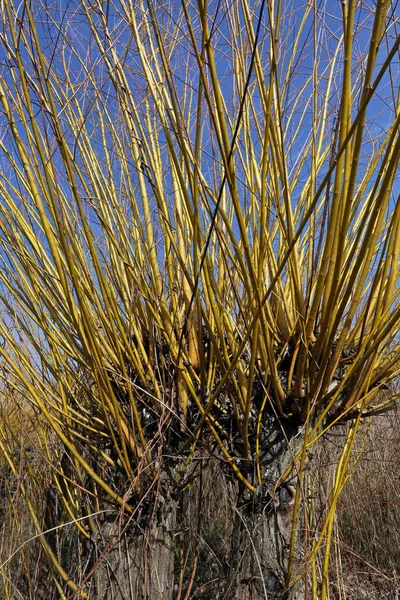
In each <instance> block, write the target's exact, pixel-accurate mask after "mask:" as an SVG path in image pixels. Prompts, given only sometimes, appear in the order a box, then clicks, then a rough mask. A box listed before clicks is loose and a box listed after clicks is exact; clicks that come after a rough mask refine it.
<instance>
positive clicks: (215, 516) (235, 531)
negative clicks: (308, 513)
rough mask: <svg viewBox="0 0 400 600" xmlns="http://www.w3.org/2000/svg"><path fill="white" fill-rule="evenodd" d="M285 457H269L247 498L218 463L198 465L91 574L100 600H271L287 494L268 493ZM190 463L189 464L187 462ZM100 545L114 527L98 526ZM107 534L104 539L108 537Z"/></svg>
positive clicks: (276, 592)
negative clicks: (192, 476)
mask: <svg viewBox="0 0 400 600" xmlns="http://www.w3.org/2000/svg"><path fill="white" fill-rule="evenodd" d="M289 457H290V455H289V454H288V453H286V452H281V453H280V454H279V456H274V457H273V459H274V460H273V461H271V463H270V464H269V465H266V463H265V464H264V465H263V468H264V469H265V472H266V475H267V477H266V480H267V481H269V482H270V485H269V484H268V483H266V484H265V485H264V486H262V487H260V489H259V490H258V492H257V493H256V494H255V495H253V494H251V493H249V492H247V490H245V489H243V488H242V487H241V486H240V485H239V484H238V482H237V481H236V480H235V479H234V478H233V477H232V474H231V472H230V470H229V468H227V466H226V465H224V464H223V463H222V462H221V461H218V460H217V459H214V458H212V459H210V458H208V459H201V458H199V459H198V460H199V461H201V462H202V466H201V468H200V469H199V471H198V472H199V473H200V474H199V476H198V477H197V479H196V480H195V481H194V482H193V483H192V484H191V485H190V486H189V487H188V488H187V489H185V490H184V491H182V492H181V493H180V494H179V496H178V497H171V496H169V495H168V494H165V495H164V496H159V497H158V498H157V500H156V504H155V506H154V510H153V511H152V514H151V517H150V518H149V520H148V522H147V526H146V528H144V527H142V530H141V531H140V530H139V529H138V527H135V526H134V527H133V528H132V527H131V529H130V532H129V533H126V534H125V535H124V536H122V537H121V539H120V540H119V541H118V542H117V543H116V544H115V543H114V545H113V547H112V549H111V550H109V551H106V552H105V553H103V559H102V562H101V563H100V564H99V566H97V568H96V571H95V587H96V592H97V594H96V596H95V597H96V598H98V599H101V600H109V599H115V600H131V599H134V600H158V599H160V600H161V599H162V600H184V599H185V600H186V599H187V600H188V599H189V598H192V599H193V600H194V599H195V600H261V599H263V600H265V599H266V598H267V599H268V600H278V599H285V598H298V599H299V598H301V597H302V596H301V592H300V591H299V590H296V592H291V595H289V594H287V593H286V592H285V588H284V580H285V575H286V570H287V557H288V545H289V540H290V532H291V527H292V500H293V489H292V488H291V487H290V486H288V485H285V486H283V487H281V488H280V489H279V490H277V492H276V493H274V492H273V491H272V484H273V481H272V480H273V479H274V480H275V481H276V480H277V479H278V476H279V475H280V473H281V472H282V470H283V469H284V468H285V467H286V465H287V463H288V460H289ZM194 462H195V461H194ZM102 535H103V539H104V545H105V547H106V545H107V541H108V540H109V539H111V540H112V536H113V535H114V536H115V537H114V539H118V525H117V524H116V525H114V531H113V530H112V525H111V524H107V523H106V524H104V525H103V527H102ZM110 536H111V537H110Z"/></svg>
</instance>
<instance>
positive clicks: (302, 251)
mask: <svg viewBox="0 0 400 600" xmlns="http://www.w3.org/2000/svg"><path fill="white" fill-rule="evenodd" d="M1 8H2V11H1V14H2V16H1V37H0V57H1V60H0V63H1V81H0V100H1V129H0V132H1V138H0V156H1V176H0V195H1V204H0V230H1V255H0V260H1V263H2V264H1V267H2V269H1V274H0V279H1V302H2V315H3V318H2V321H1V323H0V331H1V336H2V345H1V347H0V353H1V356H2V367H1V368H2V377H3V378H4V379H5V380H6V381H7V382H8V385H9V386H11V387H12V388H13V390H14V393H17V394H18V395H19V397H20V398H23V399H25V400H24V401H25V402H26V403H29V405H30V406H31V410H33V411H34V412H35V414H40V415H41V416H42V417H44V419H45V421H46V422H47V424H48V426H49V427H50V429H51V430H52V431H53V434H55V435H56V437H57V438H58V440H59V442H60V443H61V444H62V446H63V447H64V449H65V451H66V453H67V456H68V457H69V467H68V469H67V467H66V466H65V464H64V466H63V464H62V461H61V460H59V459H58V458H57V456H54V455H52V454H51V452H49V451H48V450H46V448H47V446H46V442H45V440H43V448H44V449H43V450H42V455H44V456H46V460H47V461H48V463H51V464H53V468H54V472H53V477H54V482H55V483H54V485H56V486H57V487H58V489H59V490H60V493H61V496H62V498H63V501H64V503H65V507H66V510H67V512H68V513H69V515H70V517H71V518H73V519H78V518H80V517H82V514H83V515H85V514H87V515H88V514H91V513H92V512H93V510H96V509H99V504H98V501H96V498H97V499H98V498H100V497H106V498H108V500H109V501H110V502H111V501H113V502H115V503H116V504H117V505H119V506H120V507H121V509H122V510H123V511H124V512H125V513H126V514H127V513H128V514H129V513H130V512H132V510H134V506H135V503H136V498H137V497H141V495H142V494H145V493H146V490H147V488H148V486H149V485H152V483H151V482H152V481H153V482H154V481H155V480H157V478H158V476H159V474H160V471H162V458H161V454H162V451H161V450H160V448H162V447H163V445H164V447H166V448H169V449H170V450H171V449H173V448H175V449H177V451H176V455H177V456H179V457H180V462H179V460H178V459H177V460H178V464H177V468H175V469H173V470H172V471H171V473H172V475H171V481H170V484H171V485H172V486H175V485H179V481H181V480H182V478H183V479H184V477H185V468H186V467H187V465H188V464H189V463H190V456H191V454H192V453H193V452H194V451H195V449H196V446H197V445H198V444H199V443H200V442H201V440H203V439H204V438H205V437H206V438H207V440H211V442H209V441H208V442H207V443H211V446H212V447H213V448H215V451H216V452H218V453H219V454H220V456H221V458H222V459H223V460H224V461H225V462H226V464H227V465H228V466H229V467H230V468H231V469H232V472H233V475H234V476H235V477H237V478H238V479H239V480H240V481H241V482H242V484H243V485H244V486H246V487H247V488H248V490H249V491H250V492H253V491H255V490H256V489H257V488H258V486H260V485H261V484H262V483H263V477H262V470H261V468H260V446H261V445H262V441H263V439H262V436H263V427H264V425H263V423H264V421H265V418H266V415H275V416H276V419H277V420H276V423H277V424H278V423H279V426H282V427H284V428H285V424H286V423H289V422H290V423H291V426H292V427H296V431H297V430H298V431H301V432H302V435H303V438H302V439H303V445H302V450H301V451H300V453H299V454H298V455H297V456H294V457H293V465H292V467H291V469H293V468H295V470H296V474H297V477H298V478H297V481H301V475H302V470H303V468H304V463H305V457H306V453H307V449H309V448H310V447H311V446H312V445H313V444H314V443H315V442H316V440H317V439H319V438H320V437H321V436H322V435H323V432H324V431H326V430H327V429H328V428H330V427H332V426H334V425H335V424H336V423H338V422H340V421H341V420H343V419H345V420H347V421H348V422H349V423H350V424H351V426H350V427H349V433H348V437H347V442H346V444H345V445H344V447H343V449H342V453H341V458H340V461H339V465H338V467H337V470H336V476H335V484H334V493H333V494H332V497H331V504H330V510H329V512H328V515H327V518H326V522H325V524H324V526H323V527H322V531H321V532H320V534H319V535H318V536H317V537H316V538H315V539H314V540H313V541H312V550H311V551H310V552H311V553H310V554H309V560H310V564H311V563H312V562H313V559H315V557H316V556H317V554H318V552H320V551H321V550H322V549H323V548H326V550H324V552H325V558H324V559H323V560H324V569H323V582H322V591H321V597H322V598H324V597H325V594H326V574H327V565H328V561H329V546H330V539H331V535H332V525H333V519H334V510H335V505H336V500H337V498H338V495H339V493H340V491H341V489H342V488H343V485H344V483H345V481H346V479H347V477H348V475H349V473H350V471H351V464H352V459H351V456H352V454H351V450H352V445H353V442H354V436H355V432H356V430H357V426H358V423H359V420H360V418H362V416H363V415H365V414H374V413H376V412H379V411H381V410H384V409H385V407H386V406H388V405H389V404H390V403H391V402H392V401H393V400H394V399H395V398H396V396H397V393H398V392H397V387H396V384H395V382H396V377H397V375H398V372H399V365H400V345H399V336H398V330H399V321H400V303H399V285H398V284H399V269H398V265H399V251H400V239H399V238H400V201H399V187H398V186H399V183H398V179H396V174H397V167H398V162H399V157H400V136H399V123H400V107H399V97H398V84H399V47H400V37H399V35H398V23H397V22H396V19H395V11H396V3H395V2H391V1H387V0H385V1H382V0H377V2H376V4H375V3H372V2H362V3H359V2H355V1H354V0H346V1H345V2H343V3H341V4H340V3H337V4H335V5H332V6H331V5H320V4H319V3H317V2H315V1H310V2H308V3H305V2H300V1H299V2H292V1H288V0H282V1H279V0H276V1H274V2H265V1H264V0H263V1H261V2H248V1H247V0H240V1H238V2H235V3H229V2H209V3H205V2H203V1H199V2H196V3H189V2H186V1H185V0H183V1H182V3H173V2H171V3H166V4H163V3H156V2H152V1H151V0H147V1H145V0H143V1H142V0H139V1H138V2H132V1H131V0H121V1H115V2H113V1H110V2H108V3H104V4H103V3H102V2H99V1H98V0H94V2H91V3H89V2H86V1H84V0H83V1H81V2H79V1H77V0H74V1H72V2H69V3H68V6H67V7H66V8H65V10H61V11H60V10H59V8H57V7H56V6H55V5H54V6H53V5H51V4H49V3H48V2H41V1H40V0H37V1H36V0H35V1H33V2H26V1H22V2H16V3H14V2H12V0H2V2H1ZM226 422H229V427H230V428H232V427H234V429H235V432H236V433H235V441H234V442H231V441H230V439H231V436H229V435H228V434H227V432H226V425H224V423H226ZM276 426H278V425H276ZM1 443H2V449H3V454H4V456H5V458H6V460H7V461H8V463H9V466H10V468H11V469H12V470H15V469H16V464H15V462H14V461H13V458H12V455H11V454H10V453H8V452H7V436H5V435H3V436H2V442H1ZM241 459H247V460H241ZM96 461H97V463H98V464H101V465H102V467H101V468H94V462H96ZM249 463H250V465H251V468H249V467H248V465H249ZM246 465H247V466H246ZM67 471H68V472H67ZM117 472H118V473H119V476H117V475H115V473H117ZM111 473H113V475H111ZM285 476H289V472H287V473H286V474H285ZM285 476H284V477H285ZM284 477H283V478H282V481H283V480H284ZM88 480H90V481H91V484H90V485H91V494H92V496H91V497H92V498H93V503H92V505H90V506H89V504H88V505H86V506H84V507H83V509H82V507H81V506H80V502H79V501H78V499H77V498H78V495H77V489H79V486H82V485H84V484H83V482H87V481H88ZM282 481H281V482H282ZM281 482H277V485H279V483H281ZM76 486H78V487H76ZM300 491H301V486H300V485H298V486H297V491H296V496H295V498H294V512H295V513H296V511H297V510H298V507H299V503H300ZM82 510H83V513H82ZM32 511H33V512H34V508H33V506H32ZM85 511H86V512H85ZM77 524H78V526H79V528H80V530H81V533H82V535H85V536H89V535H90V527H91V519H90V518H88V519H86V520H85V519H84V520H81V521H78V523H77ZM38 527H39V523H38ZM294 536H295V533H293V539H292V550H291V552H292V553H293V548H294V544H295V540H294ZM44 543H45V542H44ZM47 550H48V552H49V554H50V555H51V550H50V549H49V548H48V549H47ZM53 559H54V561H55V563H56V564H57V561H56V558H55V556H53ZM57 568H58V570H59V572H60V574H61V576H62V577H63V578H64V579H65V580H68V575H67V574H66V573H65V572H64V571H63V570H62V567H61V566H60V565H59V564H58V566H57ZM314 575H315V571H314ZM288 578H289V579H290V569H289V575H288ZM69 585H71V587H72V588H73V589H74V585H75V584H74V583H73V582H71V581H69Z"/></svg>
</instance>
